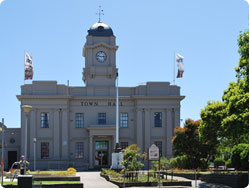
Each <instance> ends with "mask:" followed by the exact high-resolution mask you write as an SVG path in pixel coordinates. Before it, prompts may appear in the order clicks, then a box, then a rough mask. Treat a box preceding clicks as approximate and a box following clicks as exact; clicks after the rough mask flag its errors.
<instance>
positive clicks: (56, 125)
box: [53, 109, 60, 160]
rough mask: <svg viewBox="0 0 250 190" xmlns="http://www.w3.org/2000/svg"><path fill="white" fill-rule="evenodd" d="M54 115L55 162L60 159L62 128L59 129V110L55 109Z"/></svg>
mask: <svg viewBox="0 0 250 190" xmlns="http://www.w3.org/2000/svg"><path fill="white" fill-rule="evenodd" d="M53 114H54V125H53V147H54V148H53V149H54V151H53V155H54V156H53V158H54V159H55V160H57V159H59V157H60V156H59V155H60V153H59V152H60V147H59V144H60V131H59V130H60V128H59V110H57V109H55V110H53Z"/></svg>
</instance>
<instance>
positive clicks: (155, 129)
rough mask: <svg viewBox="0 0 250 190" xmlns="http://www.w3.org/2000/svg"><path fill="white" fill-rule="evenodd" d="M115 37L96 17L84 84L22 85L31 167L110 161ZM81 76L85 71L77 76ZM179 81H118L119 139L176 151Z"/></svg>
mask: <svg viewBox="0 0 250 190" xmlns="http://www.w3.org/2000/svg"><path fill="white" fill-rule="evenodd" d="M117 50H118V46H117V45H116V37H115V35H114V33H113V30H112V29H111V27H110V26H109V25H107V24H104V23H102V22H97V23H95V24H94V25H92V26H91V27H90V29H89V30H88V35H87V37H86V43H85V45H84V47H83V53H82V55H83V57H84V58H85V67H84V68H83V72H82V80H83V82H84V83H85V86H84V85H83V86H82V87H73V86H68V85H64V84H58V83H57V81H33V82H32V84H25V85H22V86H21V94H20V95H17V98H18V100H19V101H20V103H21V131H20V133H21V138H20V150H17V152H18V153H17V155H18V157H19V156H20V155H23V154H24V153H25V124H26V123H25V122H26V116H25V113H24V110H23V109H22V106H23V105H30V106H32V108H31V111H30V113H29V115H28V120H27V121H28V124H27V126H28V128H27V138H28V139H27V160H28V161H29V162H30V169H33V167H34V165H33V162H34V158H35V159H36V169H41V170H44V169H57V168H58V169H61V168H67V167H70V166H72V167H75V168H82V169H91V168H100V167H110V165H111V163H112V161H111V159H112V156H111V155H112V152H113V150H114V148H115V139H116V128H115V123H116V78H117V77H118V75H117V73H118V68H117V67H116V51H117ZM79 77H81V76H79ZM183 99H184V96H181V95H180V87H178V86H176V85H170V83H169V82H147V83H146V84H145V85H139V86H135V87H119V142H120V146H121V148H125V147H127V146H129V145H131V144H137V145H138V147H140V148H141V152H142V153H143V152H146V151H147V149H148V148H149V146H151V145H152V144H155V145H157V146H158V147H159V149H160V153H161V155H162V156H164V157H167V158H171V157H173V150H172V144H171V139H172V137H173V135H174V128H175V127H176V126H179V125H180V101H181V100H183Z"/></svg>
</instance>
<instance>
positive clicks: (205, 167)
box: [199, 158, 210, 169]
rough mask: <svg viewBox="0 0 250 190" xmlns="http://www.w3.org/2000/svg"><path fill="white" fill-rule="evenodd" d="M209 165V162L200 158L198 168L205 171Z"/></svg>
mask: <svg viewBox="0 0 250 190" xmlns="http://www.w3.org/2000/svg"><path fill="white" fill-rule="evenodd" d="M209 165H210V162H209V161H208V160H207V159H206V158H201V159H200V164H199V168H201V169H207V168H208V167H209Z"/></svg>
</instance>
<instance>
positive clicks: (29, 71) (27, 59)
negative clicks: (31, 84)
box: [24, 52, 33, 80]
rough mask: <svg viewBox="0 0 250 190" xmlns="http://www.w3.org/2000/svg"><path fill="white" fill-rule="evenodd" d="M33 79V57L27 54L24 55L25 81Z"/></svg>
mask: <svg viewBox="0 0 250 190" xmlns="http://www.w3.org/2000/svg"><path fill="white" fill-rule="evenodd" d="M28 79H31V80H32V79H33V57H32V56H30V55H29V54H28V53H26V52H25V55H24V80H28Z"/></svg>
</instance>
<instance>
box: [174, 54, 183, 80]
mask: <svg viewBox="0 0 250 190" xmlns="http://www.w3.org/2000/svg"><path fill="white" fill-rule="evenodd" d="M175 59H176V62H177V67H178V72H177V78H182V76H183V73H184V63H183V59H184V57H183V56H181V55H180V54H178V53H176V54H175Z"/></svg>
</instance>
